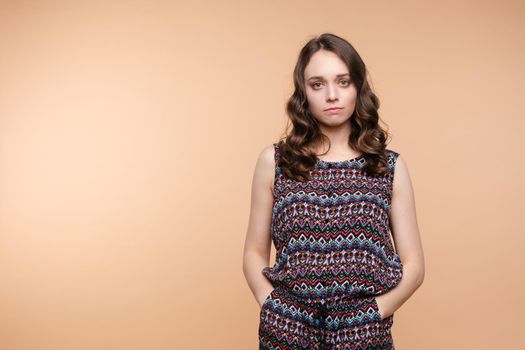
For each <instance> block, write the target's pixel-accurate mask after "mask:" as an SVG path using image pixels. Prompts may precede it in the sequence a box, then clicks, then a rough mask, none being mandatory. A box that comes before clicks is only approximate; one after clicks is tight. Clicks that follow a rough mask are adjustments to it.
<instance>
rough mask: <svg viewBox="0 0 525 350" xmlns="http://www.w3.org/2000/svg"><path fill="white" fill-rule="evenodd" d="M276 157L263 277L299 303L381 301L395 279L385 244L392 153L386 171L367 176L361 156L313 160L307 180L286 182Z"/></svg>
mask: <svg viewBox="0 0 525 350" xmlns="http://www.w3.org/2000/svg"><path fill="white" fill-rule="evenodd" d="M274 149H275V161H276V168H275V179H274V184H273V195H274V203H273V209H272V223H271V236H272V241H273V243H274V245H275V248H276V261H275V264H274V265H273V266H271V267H265V268H263V270H262V273H263V275H264V276H265V277H267V278H268V279H269V280H270V281H271V282H272V284H273V285H274V286H275V287H278V286H279V287H281V288H286V289H287V290H288V291H290V292H292V293H294V294H296V295H297V296H300V297H305V298H308V299H323V298H329V297H334V296H350V297H352V296H355V297H363V296H367V295H377V294H382V293H384V292H386V291H388V290H390V289H392V288H394V287H395V286H396V285H397V284H398V283H399V282H400V280H401V278H402V273H403V269H402V263H401V260H400V258H399V256H398V254H397V253H396V252H395V250H394V248H393V244H392V240H391V238H390V219H389V215H390V206H391V200H392V189H393V188H392V185H393V175H394V169H395V162H396V160H397V156H398V155H399V154H398V153H397V152H395V151H392V150H389V149H387V150H386V152H387V156H388V167H389V171H388V173H387V174H386V175H383V176H379V177H370V176H367V175H366V174H365V173H364V172H363V171H362V168H363V166H364V165H365V161H366V160H365V156H364V155H360V156H358V157H355V158H352V159H349V160H344V161H339V162H328V161H323V160H319V161H318V162H317V163H316V164H315V166H314V168H313V169H312V170H310V174H311V179H310V180H308V181H296V180H293V179H289V178H287V177H285V176H284V175H283V174H282V172H281V168H280V167H279V166H278V165H277V161H278V158H279V147H278V145H277V144H274Z"/></svg>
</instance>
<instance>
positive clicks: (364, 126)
mask: <svg viewBox="0 0 525 350" xmlns="http://www.w3.org/2000/svg"><path fill="white" fill-rule="evenodd" d="M319 50H327V51H332V52H334V53H335V54H337V55H338V56H339V57H340V58H341V59H342V60H343V61H344V62H345V64H346V66H347V67H348V70H349V73H350V77H351V81H352V82H353V83H354V84H355V85H356V88H357V100H356V106H355V110H354V113H353V114H352V115H351V117H350V119H349V123H350V127H351V132H350V136H349V138H348V144H349V145H350V147H352V149H354V150H356V151H359V152H361V153H362V154H363V156H364V157H363V158H364V159H365V160H366V165H365V166H363V168H362V169H363V171H364V172H365V173H366V174H367V175H368V176H380V175H384V174H385V173H386V172H387V171H388V164H387V155H386V141H387V139H388V137H389V134H388V131H386V130H384V129H383V128H381V126H379V121H380V118H379V114H378V112H377V110H378V108H379V98H378V97H377V96H376V95H375V94H374V93H373V92H372V89H371V86H370V84H369V82H368V80H367V69H366V66H365V64H364V62H363V60H362V59H361V57H360V56H359V54H358V53H357V51H356V50H355V49H354V47H353V46H352V45H351V44H350V43H349V42H348V41H346V40H345V39H343V38H341V37H339V36H337V35H334V34H331V33H324V34H321V35H319V36H317V37H315V38H313V39H311V40H310V41H308V42H307V43H306V45H305V46H304V47H303V48H302V49H301V52H300V53H299V57H298V59H297V64H296V65H295V69H294V72H293V79H294V86H295V91H294V92H293V94H292V95H291V97H290V98H289V99H288V101H287V103H286V112H287V114H288V124H287V127H286V129H287V130H288V129H289V128H290V123H291V126H292V128H291V130H290V131H289V132H288V131H285V135H284V137H281V138H280V139H279V141H278V144H279V153H280V157H279V166H280V167H281V169H282V172H283V174H284V175H285V176H286V177H289V178H292V179H295V180H298V181H305V180H307V179H310V176H309V170H311V169H312V168H313V166H314V165H315V163H316V162H317V160H318V157H317V155H316V154H315V152H314V151H313V147H314V146H315V145H318V144H322V141H323V139H324V140H326V141H327V142H328V145H330V140H329V138H328V137H327V136H326V135H324V134H323V133H322V132H321V130H320V128H319V122H318V121H317V119H315V117H314V116H313V115H312V114H311V113H310V111H309V109H308V101H307V98H306V92H305V80H304V70H305V67H306V66H307V64H308V62H309V61H310V58H311V57H312V55H313V54H314V53H315V52H317V51H319Z"/></svg>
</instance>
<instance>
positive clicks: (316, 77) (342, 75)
mask: <svg viewBox="0 0 525 350" xmlns="http://www.w3.org/2000/svg"><path fill="white" fill-rule="evenodd" d="M346 75H348V76H350V74H348V73H344V74H337V77H338V78H340V77H344V76H346ZM312 79H323V77H321V76H317V75H316V76H313V77H310V78H308V79H307V80H312Z"/></svg>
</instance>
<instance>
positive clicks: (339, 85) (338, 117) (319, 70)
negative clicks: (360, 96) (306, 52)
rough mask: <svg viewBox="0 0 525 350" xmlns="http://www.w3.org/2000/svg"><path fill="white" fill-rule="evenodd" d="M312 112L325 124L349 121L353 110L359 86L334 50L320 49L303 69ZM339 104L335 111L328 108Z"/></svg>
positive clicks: (329, 125) (338, 123) (330, 124)
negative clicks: (354, 82) (356, 85)
mask: <svg viewBox="0 0 525 350" xmlns="http://www.w3.org/2000/svg"><path fill="white" fill-rule="evenodd" d="M304 80H305V84H306V86H305V91H306V97H307V100H308V107H309V110H310V113H312V115H313V116H314V117H315V118H316V119H317V120H318V121H319V123H320V124H321V125H324V126H326V127H337V126H340V125H343V124H345V123H346V124H347V122H348V119H350V116H351V115H352V113H354V109H355V103H356V99H357V89H356V87H355V84H353V82H352V81H351V79H350V74H349V71H348V68H347V67H346V64H345V63H344V62H343V61H342V60H341V59H340V58H339V56H337V55H336V54H335V53H333V52H331V51H326V50H319V51H317V52H316V53H314V54H313V56H312V57H311V59H310V62H308V65H307V66H306V68H305V71H304ZM334 107H339V108H340V109H338V110H335V111H329V110H328V109H329V108H334Z"/></svg>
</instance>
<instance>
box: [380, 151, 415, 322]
mask: <svg viewBox="0 0 525 350" xmlns="http://www.w3.org/2000/svg"><path fill="white" fill-rule="evenodd" d="M394 174H395V176H394V182H393V192H392V204H391V212H390V223H391V231H392V236H393V239H394V244H395V246H396V250H397V252H398V254H399V257H400V259H401V261H402V263H403V278H402V279H401V282H399V284H398V285H397V286H396V287H395V288H393V289H391V290H390V291H388V292H387V293H385V294H382V295H380V296H378V297H377V304H378V306H379V310H380V313H381V315H382V316H383V318H385V317H388V316H390V315H392V314H393V313H394V312H395V311H396V310H397V309H398V308H399V307H401V305H403V304H404V303H405V301H407V300H408V298H410V296H411V295H412V294H413V293H414V292H415V291H416V290H417V289H418V288H419V286H420V285H421V284H422V283H423V279H424V276H425V260H424V256H423V248H422V244H421V238H420V234H419V228H418V224H417V217H416V205H415V199H414V192H413V189H412V184H411V180H410V175H409V173H408V169H407V166H406V163H405V161H404V160H403V159H402V158H401V155H399V156H398V158H397V162H396V167H395V172H394Z"/></svg>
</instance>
